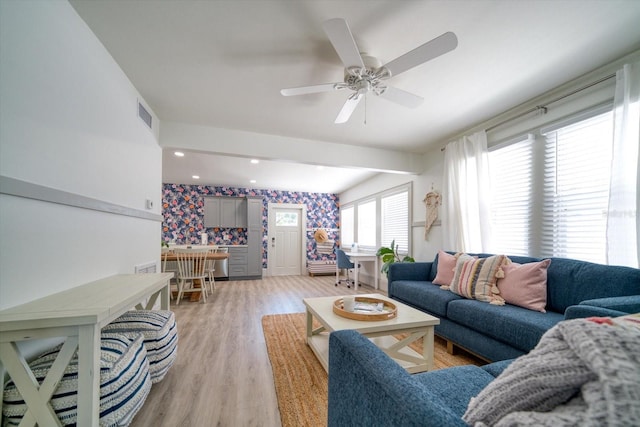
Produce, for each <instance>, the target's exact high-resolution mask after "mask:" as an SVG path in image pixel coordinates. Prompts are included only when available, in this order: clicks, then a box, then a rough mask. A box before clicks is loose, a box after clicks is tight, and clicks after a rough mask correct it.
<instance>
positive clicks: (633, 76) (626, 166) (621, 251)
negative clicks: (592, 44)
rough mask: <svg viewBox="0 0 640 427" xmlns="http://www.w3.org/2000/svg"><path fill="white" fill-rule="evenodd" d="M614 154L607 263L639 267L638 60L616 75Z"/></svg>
mask: <svg viewBox="0 0 640 427" xmlns="http://www.w3.org/2000/svg"><path fill="white" fill-rule="evenodd" d="M613 114H614V131H613V157H612V164H611V183H610V187H609V209H608V212H607V263H608V264H613V265H626V266H629V267H636V268H637V267H638V264H639V263H640V260H639V259H638V255H639V254H640V248H639V247H638V244H639V242H638V229H639V227H638V215H637V211H638V203H639V200H638V189H639V187H640V186H639V181H640V177H639V174H638V163H639V162H640V160H639V158H638V154H639V153H638V146H639V145H640V62H637V63H635V64H626V65H625V66H624V67H623V68H622V69H621V70H619V71H618V72H617V75H616V92H615V97H614V106H613Z"/></svg>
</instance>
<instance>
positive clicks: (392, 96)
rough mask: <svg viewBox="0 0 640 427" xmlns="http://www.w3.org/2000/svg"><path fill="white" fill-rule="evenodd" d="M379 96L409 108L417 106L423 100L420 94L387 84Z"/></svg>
mask: <svg viewBox="0 0 640 427" xmlns="http://www.w3.org/2000/svg"><path fill="white" fill-rule="evenodd" d="M380 96H381V97H383V98H385V99H387V100H389V101H392V102H395V103H396V104H400V105H404V106H405V107H409V108H417V107H419V106H420V105H421V104H422V102H423V101H424V98H423V97H421V96H418V95H415V94H413V93H411V92H407V91H406V90H402V89H398V88H396V87H392V86H387V88H386V89H385V91H384V92H382V93H381V94H380Z"/></svg>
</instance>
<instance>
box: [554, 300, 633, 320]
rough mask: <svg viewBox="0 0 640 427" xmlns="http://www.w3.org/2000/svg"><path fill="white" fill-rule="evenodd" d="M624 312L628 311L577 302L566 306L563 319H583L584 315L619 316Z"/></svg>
mask: <svg viewBox="0 0 640 427" xmlns="http://www.w3.org/2000/svg"><path fill="white" fill-rule="evenodd" d="M626 314H629V313H625V312H624V311H618V310H612V309H610V308H604V307H595V306H592V305H583V304H578V305H572V306H570V307H567V310H566V311H565V312H564V319H565V320H571V319H583V318H585V317H619V316H624V315H626Z"/></svg>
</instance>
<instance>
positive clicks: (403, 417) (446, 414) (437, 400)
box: [327, 330, 466, 427]
mask: <svg viewBox="0 0 640 427" xmlns="http://www.w3.org/2000/svg"><path fill="white" fill-rule="evenodd" d="M426 424H429V425H438V426H466V424H465V423H464V421H462V419H461V418H460V417H459V416H457V415H456V414H455V413H453V412H452V411H451V410H450V409H449V407H448V406H447V402H446V401H444V400H443V399H442V398H441V397H440V396H438V395H436V394H434V393H431V392H430V391H429V390H428V389H427V388H426V387H424V386H421V385H420V383H418V382H417V381H416V380H414V379H413V378H412V377H411V375H409V374H408V373H407V372H406V371H405V370H404V369H403V368H402V367H400V365H398V364H397V363H396V362H395V361H393V360H392V359H391V358H389V357H388V356H387V355H386V354H384V353H383V352H382V351H381V350H380V349H378V348H377V347H376V346H375V345H374V344H373V343H372V342H371V341H369V340H368V339H367V338H365V337H364V336H362V335H360V334H359V333H358V332H356V331H353V330H344V331H337V332H333V333H331V335H330V337H329V412H328V421H327V425H328V426H329V427H343V426H355V425H375V426H394V427H395V426H424V425H426Z"/></svg>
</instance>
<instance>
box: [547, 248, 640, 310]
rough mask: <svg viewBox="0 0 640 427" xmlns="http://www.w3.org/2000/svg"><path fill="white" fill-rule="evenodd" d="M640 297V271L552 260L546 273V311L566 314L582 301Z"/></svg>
mask: <svg viewBox="0 0 640 427" xmlns="http://www.w3.org/2000/svg"><path fill="white" fill-rule="evenodd" d="M627 295H640V269H637V268H631V267H621V266H615V265H602V264H594V263H591V262H586V261H577V260H574V259H567V258H551V264H550V265H549V269H548V271H547V308H548V309H549V308H550V309H551V310H553V311H557V312H559V313H564V311H565V310H566V309H567V307H569V306H571V305H574V304H579V303H580V302H582V301H585V300H589V299H596V298H605V297H611V296H627Z"/></svg>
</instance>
